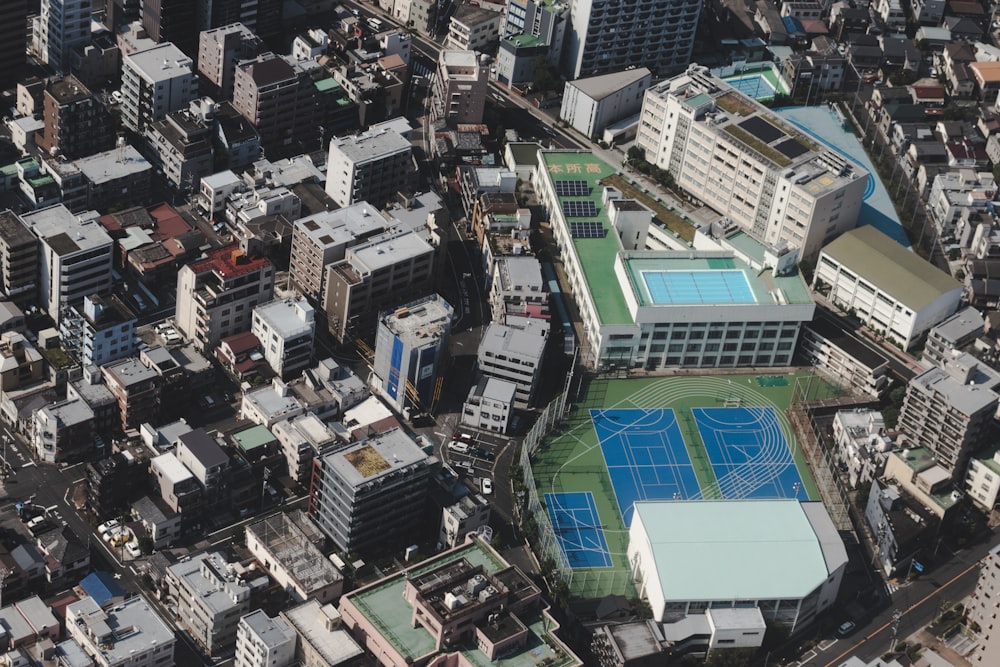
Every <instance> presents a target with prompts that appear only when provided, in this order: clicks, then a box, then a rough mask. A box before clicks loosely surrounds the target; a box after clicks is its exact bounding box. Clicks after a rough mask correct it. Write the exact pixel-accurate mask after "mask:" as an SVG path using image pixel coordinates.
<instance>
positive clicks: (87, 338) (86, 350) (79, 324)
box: [59, 294, 137, 367]
mask: <svg viewBox="0 0 1000 667" xmlns="http://www.w3.org/2000/svg"><path fill="white" fill-rule="evenodd" d="M136 321H137V320H136V315H135V313H133V312H132V309H131V308H129V307H128V306H127V305H125V302H123V301H122V300H121V299H119V298H118V297H117V296H114V295H108V296H99V295H96V294H91V295H90V296H87V297H84V299H83V301H82V302H81V303H76V304H72V305H70V306H67V307H66V309H65V312H64V314H63V317H62V318H60V323H59V335H60V338H61V340H62V345H63V349H64V350H65V351H66V352H67V353H69V354H70V355H71V356H73V357H74V358H75V359H76V360H77V361H78V362H80V364H81V365H82V366H85V367H86V366H103V365H105V364H107V363H110V362H112V361H115V360H116V359H121V358H122V357H129V356H132V354H133V353H134V352H135V349H136V342H137V339H136V335H135V326H136Z"/></svg>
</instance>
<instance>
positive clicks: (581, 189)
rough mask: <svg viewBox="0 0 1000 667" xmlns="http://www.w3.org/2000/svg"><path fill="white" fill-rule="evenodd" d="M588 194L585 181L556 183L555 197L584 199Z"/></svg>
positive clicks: (587, 186)
mask: <svg viewBox="0 0 1000 667" xmlns="http://www.w3.org/2000/svg"><path fill="white" fill-rule="evenodd" d="M589 194H590V184H589V183H587V181H556V196H557V197H586V196H587V195H589Z"/></svg>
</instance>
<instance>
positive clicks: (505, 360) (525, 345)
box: [477, 323, 546, 420]
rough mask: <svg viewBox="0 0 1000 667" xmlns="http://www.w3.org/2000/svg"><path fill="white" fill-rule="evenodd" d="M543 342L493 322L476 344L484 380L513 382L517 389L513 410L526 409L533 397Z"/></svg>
mask: <svg viewBox="0 0 1000 667" xmlns="http://www.w3.org/2000/svg"><path fill="white" fill-rule="evenodd" d="M545 339H546V336H544V335H539V334H538V333H536V332H533V331H525V330H522V329H515V328H514V327H511V326H507V325H504V324H496V323H494V324H490V325H489V326H488V327H487V328H486V332H485V333H484V334H483V339H482V341H481V342H480V343H479V352H478V355H477V360H478V363H479V371H480V372H481V373H482V374H483V375H485V376H487V377H491V378H497V379H500V380H505V381H507V382H510V383H512V384H513V385H514V386H515V387H516V388H517V390H516V392H515V394H514V405H515V406H516V407H519V408H527V407H528V406H529V405H530V404H531V401H532V399H533V398H534V393H535V387H537V386H538V379H539V377H541V373H540V371H541V368H542V358H543V355H544V353H545ZM491 420H492V416H491Z"/></svg>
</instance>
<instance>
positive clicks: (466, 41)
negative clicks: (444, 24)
mask: <svg viewBox="0 0 1000 667" xmlns="http://www.w3.org/2000/svg"><path fill="white" fill-rule="evenodd" d="M502 18H503V17H502V15H501V14H500V13H499V12H495V11H492V10H489V9H486V8H484V7H476V6H473V5H466V4H461V5H458V6H457V7H456V8H455V11H454V13H451V14H450V16H449V18H448V36H447V37H446V38H445V42H444V48H446V49H451V50H454V51H478V52H480V53H482V52H487V51H490V50H491V48H495V47H496V44H497V40H498V39H499V38H500V21H501V19H502Z"/></svg>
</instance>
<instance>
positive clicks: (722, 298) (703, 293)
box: [640, 270, 757, 305]
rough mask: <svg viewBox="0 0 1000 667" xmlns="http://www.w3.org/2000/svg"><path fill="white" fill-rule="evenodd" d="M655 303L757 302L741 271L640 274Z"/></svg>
mask: <svg viewBox="0 0 1000 667" xmlns="http://www.w3.org/2000/svg"><path fill="white" fill-rule="evenodd" d="M640 273H641V274H642V281H643V282H644V283H645V284H646V290H647V291H648V292H649V297H650V299H651V300H652V301H653V303H655V304H657V305H667V304H700V303H756V302H757V300H756V299H755V298H754V295H753V290H751V289H750V283H749V282H748V281H747V277H746V275H744V273H743V272H742V271H739V270H706V271H641V272H640Z"/></svg>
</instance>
